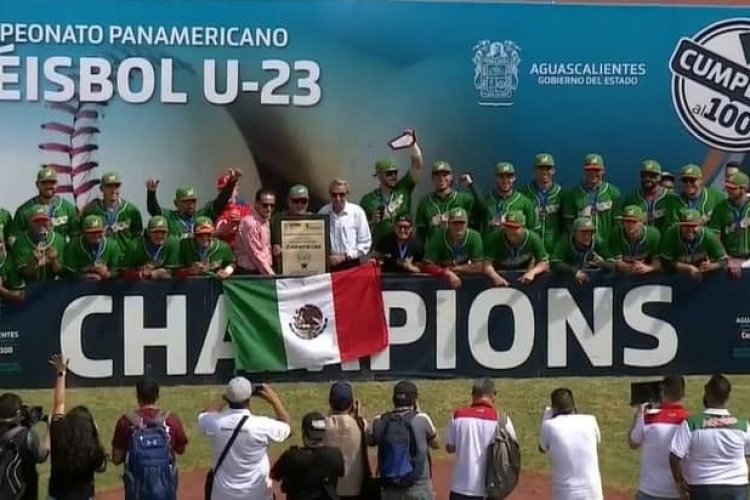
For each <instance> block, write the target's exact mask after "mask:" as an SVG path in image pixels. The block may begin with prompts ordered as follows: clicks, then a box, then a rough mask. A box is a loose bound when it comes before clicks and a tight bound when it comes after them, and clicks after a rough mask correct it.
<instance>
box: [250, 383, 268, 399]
mask: <svg viewBox="0 0 750 500" xmlns="http://www.w3.org/2000/svg"><path fill="white" fill-rule="evenodd" d="M265 385H266V384H264V383H262V382H261V383H257V384H253V392H252V394H250V396H251V397H258V396H260V393H261V391H262V390H263V387H264V386H265Z"/></svg>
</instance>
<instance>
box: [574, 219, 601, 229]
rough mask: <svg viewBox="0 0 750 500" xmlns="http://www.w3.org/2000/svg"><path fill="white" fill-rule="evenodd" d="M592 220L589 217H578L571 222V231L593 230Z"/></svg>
mask: <svg viewBox="0 0 750 500" xmlns="http://www.w3.org/2000/svg"><path fill="white" fill-rule="evenodd" d="M595 229H596V228H595V227H594V221H593V220H591V218H590V217H579V218H577V219H576V220H575V221H574V222H573V231H576V232H579V233H580V232H593V231H594V230H595Z"/></svg>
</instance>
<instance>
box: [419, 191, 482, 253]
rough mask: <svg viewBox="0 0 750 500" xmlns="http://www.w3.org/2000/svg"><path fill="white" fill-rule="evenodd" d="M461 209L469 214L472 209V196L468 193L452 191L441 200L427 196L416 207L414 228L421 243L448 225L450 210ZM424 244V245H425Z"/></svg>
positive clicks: (432, 195) (433, 196) (430, 195)
mask: <svg viewBox="0 0 750 500" xmlns="http://www.w3.org/2000/svg"><path fill="white" fill-rule="evenodd" d="M456 207H461V208H463V209H464V210H466V213H468V214H471V213H472V209H473V208H474V196H473V195H470V194H469V193H464V192H459V191H452V192H451V194H449V195H448V196H446V197H444V198H441V197H439V196H435V194H434V193H431V194H428V195H427V196H425V197H424V198H422V199H421V200H420V201H419V204H418V205H417V217H416V226H417V234H418V235H419V237H420V238H422V240H423V241H425V242H428V241H430V239H431V238H432V236H434V235H435V234H437V233H438V232H439V230H440V229H444V228H445V227H446V226H447V225H448V212H449V211H450V209H451V208H456ZM425 244H426V243H425Z"/></svg>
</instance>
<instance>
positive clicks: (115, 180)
mask: <svg viewBox="0 0 750 500" xmlns="http://www.w3.org/2000/svg"><path fill="white" fill-rule="evenodd" d="M99 183H100V184H101V185H102V186H120V185H121V184H122V181H121V180H120V176H119V175H117V173H116V172H107V173H106V174H103V175H102V178H101V180H100V181H99Z"/></svg>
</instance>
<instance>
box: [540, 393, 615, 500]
mask: <svg viewBox="0 0 750 500" xmlns="http://www.w3.org/2000/svg"><path fill="white" fill-rule="evenodd" d="M550 399H551V404H552V408H549V407H547V409H545V411H544V416H543V417H542V428H541V430H540V432H539V450H540V451H541V452H542V453H547V454H548V455H549V460H550V463H551V465H552V488H553V492H554V493H553V498H554V499H555V500H603V499H604V494H603V492H602V479H601V475H600V474H599V455H598V450H597V447H598V445H599V443H600V442H601V435H600V433H599V425H598V424H597V422H596V417H594V416H593V415H582V414H579V413H578V412H577V410H576V406H575V400H574V399H573V393H572V392H571V390H570V389H566V388H559V389H555V390H554V391H552V396H551V397H550Z"/></svg>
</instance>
